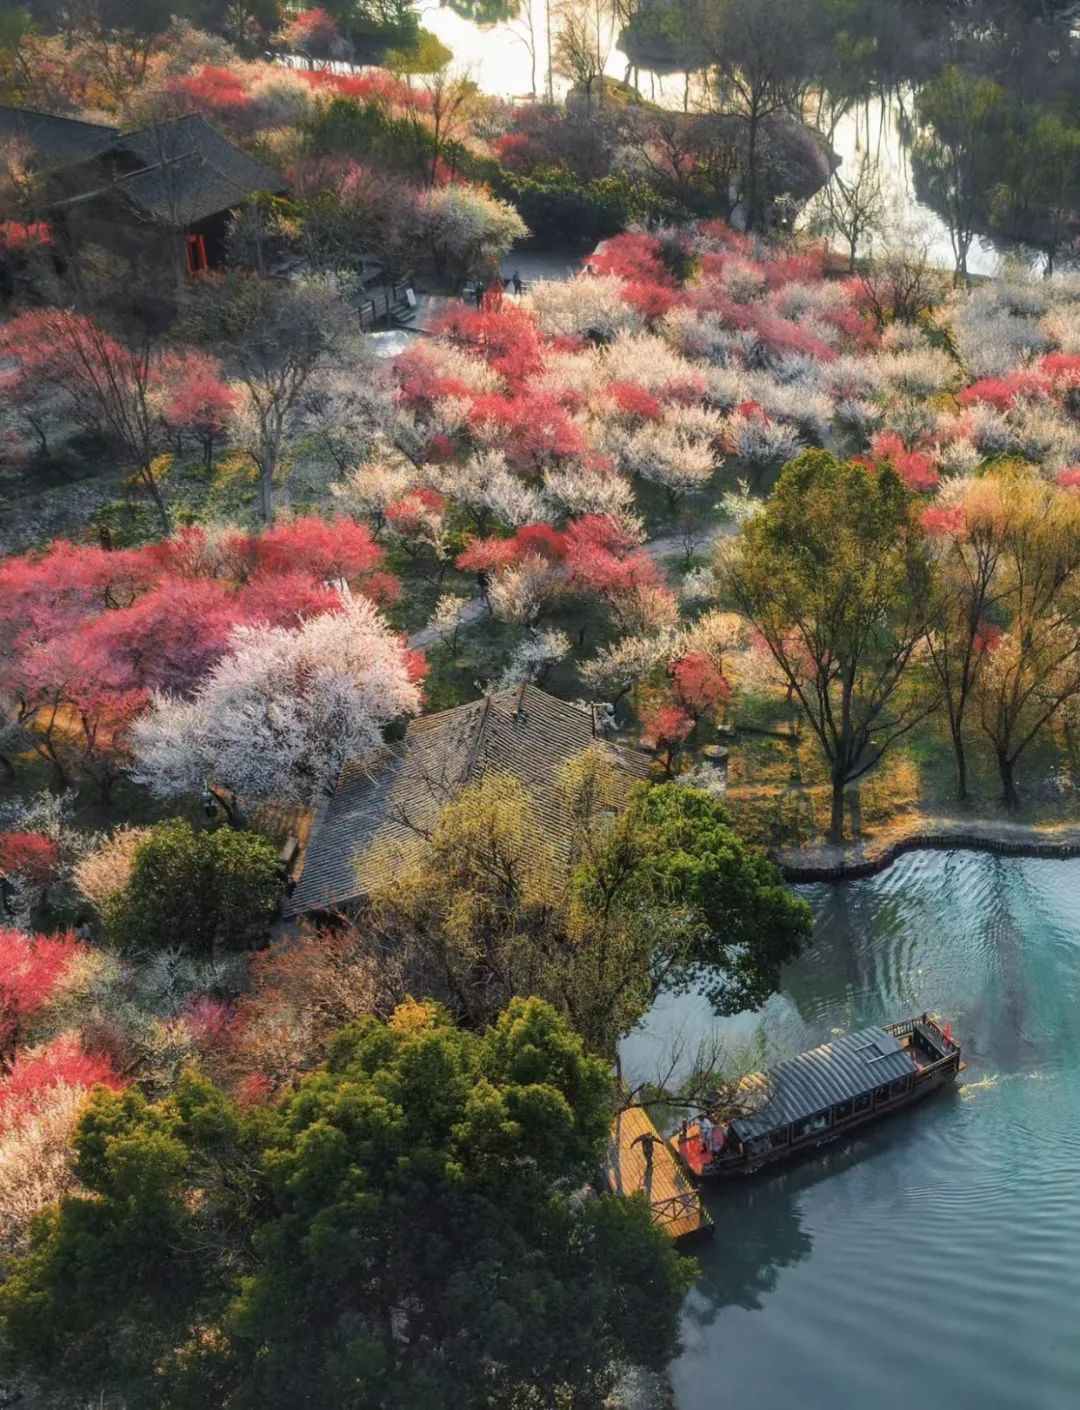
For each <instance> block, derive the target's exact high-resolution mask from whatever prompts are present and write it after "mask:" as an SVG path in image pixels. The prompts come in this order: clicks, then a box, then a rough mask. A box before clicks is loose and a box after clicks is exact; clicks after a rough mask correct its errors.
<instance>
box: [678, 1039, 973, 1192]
mask: <svg viewBox="0 0 1080 1410" xmlns="http://www.w3.org/2000/svg"><path fill="white" fill-rule="evenodd" d="M962 1070H963V1063H962V1062H961V1061H960V1044H959V1043H958V1042H957V1041H956V1040H955V1039H954V1038H953V1036H952V1032H951V1030H950V1028H949V1027H948V1025H946V1026H945V1027H944V1028H942V1027H941V1026H940V1025H939V1024H938V1023H936V1022H935V1021H934V1019H932V1018H930V1017H929V1016H928V1015H927V1014H925V1013H924V1014H921V1015H920V1016H919V1017H918V1018H912V1019H909V1020H908V1021H907V1022H906V1023H889V1024H886V1025H884V1026H883V1027H881V1028H863V1029H860V1030H859V1032H858V1033H849V1034H847V1036H846V1037H843V1038H837V1039H836V1040H835V1042H832V1043H824V1044H823V1045H822V1046H821V1047H820V1048H814V1049H812V1051H810V1052H808V1053H803V1054H802V1055H801V1056H800V1057H797V1058H792V1059H791V1061H790V1062H782V1063H779V1064H778V1065H777V1066H776V1067H774V1068H772V1069H771V1070H770V1071H768V1072H756V1073H753V1074H752V1075H751V1076H749V1077H745V1078H743V1080H742V1081H741V1082H740V1083H739V1085H738V1087H737V1089H736V1092H735V1099H734V1101H733V1102H730V1103H729V1104H728V1112H729V1114H728V1117H727V1119H724V1117H723V1113H722V1112H717V1113H716V1115H717V1120H716V1122H715V1123H713V1122H710V1121H709V1120H707V1119H705V1120H703V1119H702V1118H699V1119H698V1120H697V1121H695V1122H690V1123H684V1125H683V1127H682V1129H681V1130H679V1131H678V1132H677V1133H676V1134H675V1135H674V1136H672V1137H671V1146H672V1148H673V1149H674V1151H675V1152H676V1154H677V1155H678V1156H679V1159H680V1160H681V1161H682V1163H683V1165H684V1166H685V1167H686V1168H687V1169H688V1170H689V1171H690V1173H691V1174H692V1175H695V1176H697V1177H698V1178H700V1179H719V1178H723V1177H725V1176H728V1175H749V1174H752V1173H753V1171H755V1170H760V1169H761V1168H762V1166H765V1165H771V1164H773V1162H775V1161H780V1160H786V1159H788V1158H790V1157H791V1156H794V1155H797V1154H799V1153H800V1152H802V1151H808V1150H813V1149H814V1148H815V1147H817V1146H821V1145H824V1144H825V1143H826V1142H828V1141H836V1140H839V1139H841V1138H842V1137H844V1136H846V1135H847V1134H848V1132H850V1131H855V1130H857V1129H858V1128H860V1127H862V1126H865V1125H867V1124H868V1123H869V1122H871V1121H876V1120H877V1119H878V1117H879V1116H884V1115H886V1114H887V1113H888V1112H891V1111H895V1110H896V1109H897V1108H898V1107H902V1106H907V1105H908V1104H909V1103H911V1102H914V1101H917V1100H918V1099H919V1098H920V1097H925V1096H928V1095H929V1094H930V1093H931V1092H936V1091H937V1090H938V1089H939V1088H941V1087H943V1086H944V1085H945V1084H946V1083H947V1082H951V1081H952V1080H953V1078H954V1077H955V1076H956V1075H957V1073H958V1072H960V1071H962ZM732 1106H734V1107H736V1108H738V1110H739V1114H738V1115H736V1116H731V1115H730V1109H731V1107H732Z"/></svg>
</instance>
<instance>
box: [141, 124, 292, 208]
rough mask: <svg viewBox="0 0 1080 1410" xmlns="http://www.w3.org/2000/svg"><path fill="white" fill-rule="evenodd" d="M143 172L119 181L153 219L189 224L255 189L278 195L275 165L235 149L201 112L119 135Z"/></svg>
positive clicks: (227, 205) (251, 192) (278, 186)
mask: <svg viewBox="0 0 1080 1410" xmlns="http://www.w3.org/2000/svg"><path fill="white" fill-rule="evenodd" d="M116 145H117V148H118V149H120V150H123V151H128V152H130V153H131V154H132V155H133V156H134V157H135V158H136V160H137V161H139V162H141V163H142V165H143V167H144V168H146V169H145V170H143V171H137V172H135V173H134V174H132V175H130V176H123V177H121V178H120V179H119V183H118V184H119V187H120V189H121V190H122V191H123V192H124V195H125V196H126V197H127V198H128V200H129V201H131V202H132V204H133V205H136V206H138V207H139V209H140V210H144V211H146V212H147V213H148V214H150V215H154V216H157V217H158V218H159V219H160V220H165V221H169V222H175V223H176V224H177V225H191V224H193V223H194V222H195V221H197V220H202V219H204V218H205V217H206V216H208V215H214V214H215V213H216V212H217V211H223V210H229V209H230V208H231V207H232V206H235V205H238V204H239V203H240V202H241V201H242V200H244V199H245V198H246V197H248V196H250V195H252V194H253V192H255V191H280V190H281V187H282V181H281V177H280V176H279V175H278V173H277V172H276V171H274V169H273V168H272V167H269V166H266V165H265V164H264V163H262V162H259V161H256V160H255V158H254V157H249V156H248V154H247V153H246V152H244V151H242V150H241V149H240V148H239V147H236V146H234V145H233V143H232V142H230V141H229V140H228V138H226V137H223V136H222V135H221V133H220V132H218V131H217V129H216V128H214V127H211V125H210V124H209V123H208V122H207V121H206V120H205V119H204V118H201V117H199V116H198V115H197V114H192V115H191V116H189V117H184V118H177V119H175V120H173V121H171V122H162V123H158V124H156V125H155V126H153V127H146V128H143V129H141V130H140V131H138V132H127V133H124V134H123V136H121V137H120V139H119V141H118V142H117V144H116Z"/></svg>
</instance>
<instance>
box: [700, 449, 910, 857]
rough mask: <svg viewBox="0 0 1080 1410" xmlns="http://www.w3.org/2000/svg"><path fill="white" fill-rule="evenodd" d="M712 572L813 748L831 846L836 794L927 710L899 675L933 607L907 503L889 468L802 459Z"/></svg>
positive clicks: (838, 834) (810, 456) (824, 454)
mask: <svg viewBox="0 0 1080 1410" xmlns="http://www.w3.org/2000/svg"><path fill="white" fill-rule="evenodd" d="M720 574H721V577H722V579H723V581H724V582H725V583H726V586H727V589H728V591H729V592H730V594H731V596H732V598H733V600H734V602H735V604H736V605H737V606H738V607H739V609H740V610H741V611H742V612H743V613H744V615H745V616H746V617H748V618H749V620H750V621H751V622H752V624H753V625H754V627H755V628H756V629H757V631H758V632H759V633H760V635H761V637H762V638H763V640H764V641H765V643H766V645H767V646H768V649H769V651H770V653H771V654H772V657H773V659H774V660H775V662H776V664H777V666H778V667H779V669H780V672H781V674H782V676H783V678H784V681H785V683H786V684H787V686H788V687H789V689H790V692H791V695H792V697H793V698H794V699H795V700H797V701H798V703H799V706H800V708H801V710H802V713H803V715H804V716H805V718H806V721H807V723H808V724H809V725H810V727H811V729H812V730H813V732H814V735H815V737H816V738H817V741H818V743H819V744H820V746H821V751H822V753H823V754H824V756H825V760H826V762H827V764H828V767H829V774H830V779H831V783H832V808H831V815H830V820H829V838H830V840H831V841H834V842H839V841H841V840H842V839H843V835H844V791H845V789H846V788H847V787H848V785H849V784H851V783H854V782H855V781H856V780H857V779H859V778H861V777H862V776H863V775H864V774H866V773H868V772H869V771H870V770H871V769H872V768H874V767H875V765H877V764H878V763H879V762H880V761H881V759H882V757H883V756H884V754H885V753H886V751H887V750H888V749H889V748H890V747H891V746H892V745H893V744H895V743H896V741H897V740H898V739H901V738H903V736H904V735H906V734H908V733H909V732H910V731H911V730H912V729H914V728H915V726H916V725H918V724H919V723H920V721H922V720H923V719H925V718H926V716H927V715H928V714H929V713H930V712H931V711H932V710H933V709H934V706H935V703H936V700H935V695H934V692H933V691H932V690H927V689H925V688H922V689H920V688H915V687H914V682H913V681H912V680H911V678H910V673H909V668H910V666H911V662H912V657H913V655H914V653H915V650H916V647H917V646H918V645H919V643H920V642H921V641H922V640H923V638H924V636H925V635H926V633H927V631H928V629H929V626H930V621H931V614H932V611H933V598H932V592H931V586H932V573H931V565H930V560H929V557H928V555H927V550H926V544H925V540H924V538H923V535H922V531H921V529H920V526H919V523H918V518H917V515H916V510H915V505H914V501H913V496H912V495H911V493H910V491H909V490H908V489H907V488H906V487H905V485H904V484H903V482H902V481H901V479H900V478H899V476H898V475H896V474H895V473H894V471H893V470H892V469H891V468H890V467H889V466H883V467H882V468H881V469H878V470H871V469H867V468H866V467H864V466H862V465H856V464H843V463H841V462H839V461H837V460H836V458H835V457H834V456H832V455H831V454H829V452H828V451H806V452H804V454H802V455H800V456H798V457H797V458H796V459H795V460H793V461H791V462H790V463H789V464H788V465H787V466H785V468H784V470H783V472H782V473H781V475H780V479H779V480H778V482H777V485H776V491H775V493H774V494H773V497H772V498H771V499H770V501H769V502H768V504H767V505H766V506H765V508H764V509H763V510H762V511H761V513H760V514H758V515H756V516H755V517H754V518H752V519H750V520H748V521H747V522H746V523H745V524H744V525H743V528H742V532H741V534H740V536H739V539H738V540H736V541H735V543H734V545H733V550H732V549H726V550H722V552H721V558H720ZM921 684H922V682H920V685H921Z"/></svg>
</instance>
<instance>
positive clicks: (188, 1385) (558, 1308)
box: [0, 999, 692, 1410]
mask: <svg viewBox="0 0 1080 1410" xmlns="http://www.w3.org/2000/svg"><path fill="white" fill-rule="evenodd" d="M611 1117H612V1108H611V1076H610V1072H609V1070H608V1067H607V1064H606V1063H604V1062H603V1061H601V1060H599V1059H597V1058H591V1057H589V1056H587V1055H586V1053H585V1051H584V1049H583V1047H582V1044H581V1041H580V1040H579V1039H578V1038H577V1037H575V1036H574V1035H573V1034H572V1033H571V1032H570V1031H569V1029H568V1028H567V1027H566V1025H565V1024H564V1023H563V1021H562V1020H561V1019H560V1018H559V1017H558V1016H557V1014H556V1013H555V1011H554V1010H553V1009H552V1008H551V1007H550V1006H549V1005H547V1004H545V1003H543V1002H541V1001H540V1000H538V999H529V1000H515V1001H514V1002H513V1003H512V1004H511V1005H510V1006H509V1008H508V1009H507V1011H506V1012H505V1013H504V1014H503V1015H501V1016H500V1018H499V1019H498V1021H497V1022H496V1023H495V1024H494V1025H493V1027H492V1028H490V1029H489V1030H488V1031H486V1032H484V1033H470V1032H466V1031H463V1030H461V1029H456V1028H454V1027H452V1026H451V1025H450V1024H449V1022H448V1021H447V1019H446V1017H445V1014H444V1013H442V1012H441V1011H439V1010H438V1008H437V1007H436V1006H435V1005H433V1004H418V1003H414V1002H412V1001H410V1002H408V1003H406V1004H404V1005H402V1006H401V1007H399V1008H398V1009H397V1010H396V1012H395V1013H394V1015H393V1016H392V1018H391V1020H390V1022H389V1023H386V1024H384V1023H381V1022H379V1021H377V1020H375V1019H363V1020H361V1021H360V1022H358V1023H356V1024H354V1025H352V1026H350V1027H348V1028H346V1029H345V1030H343V1032H342V1033H341V1034H340V1035H339V1037H338V1039H337V1040H336V1042H335V1043H334V1045H333V1047H332V1049H331V1053H330V1058H329V1061H328V1062H327V1064H326V1065H325V1067H323V1068H322V1069H320V1070H319V1071H318V1072H316V1073H314V1074H312V1075H311V1076H310V1077H309V1078H307V1080H306V1081H305V1082H304V1083H303V1084H302V1085H301V1086H300V1087H299V1089H298V1090H297V1091H296V1092H295V1093H293V1094H292V1095H289V1096H287V1097H286V1098H285V1099H284V1100H282V1101H281V1102H280V1103H279V1105H278V1106H277V1107H276V1108H274V1109H272V1110H269V1111H267V1110H263V1111H257V1112H256V1113H255V1114H251V1113H246V1114H244V1113H241V1112H239V1111H238V1110H237V1109H236V1108H235V1107H234V1106H233V1105H232V1104H231V1103H230V1102H229V1101H228V1100H227V1099H226V1098H224V1097H223V1096H222V1095H221V1094H220V1093H219V1092H217V1091H216V1089H214V1088H213V1087H212V1086H211V1085H210V1084H209V1083H207V1082H206V1081H205V1079H203V1078H201V1077H197V1076H194V1075H192V1074H188V1075H186V1076H185V1077H184V1078H182V1079H181V1082H180V1084H179V1087H178V1089H177V1091H176V1092H175V1093H174V1094H173V1095H172V1096H170V1097H169V1098H167V1099H165V1100H163V1101H161V1102H158V1103H156V1104H154V1105H149V1104H147V1103H146V1102H145V1100H144V1099H143V1098H142V1097H140V1096H138V1095H136V1094H134V1093H131V1092H128V1093H125V1094H121V1095H117V1094H113V1093H101V1092H99V1093H98V1094H97V1095H96V1096H95V1097H94V1099H93V1102H92V1105H91V1108H90V1110H89V1112H88V1113H87V1116H86V1117H85V1119H84V1121H83V1123H82V1125H81V1127H80V1130H79V1134H78V1137H77V1143H76V1144H77V1150H78V1158H77V1170H78V1174H79V1176H80V1179H81V1180H82V1181H83V1183H84V1184H85V1186H86V1189H87V1195H86V1196H81V1197H73V1198H70V1199H68V1200H66V1201H64V1203H63V1204H61V1205H60V1206H58V1207H57V1208H55V1209H53V1210H51V1211H49V1213H48V1214H47V1215H46V1216H44V1217H43V1218H42V1219H41V1220H39V1221H38V1223H37V1225H36V1226H35V1229H34V1232H33V1243H32V1248H31V1251H30V1253H29V1254H28V1255H27V1256H26V1257H24V1258H22V1259H20V1260H18V1261H17V1262H16V1263H15V1265H14V1267H13V1269H12V1272H11V1276H10V1278H9V1279H8V1281H7V1283H6V1284H5V1285H4V1287H3V1288H2V1289H0V1328H2V1332H3V1336H4V1337H5V1339H6V1344H7V1346H8V1348H9V1351H10V1354H11V1356H12V1359H13V1360H14V1362H15V1364H16V1365H17V1366H19V1367H21V1368H27V1369H32V1370H34V1371H36V1372H37V1373H38V1374H43V1375H45V1376H46V1377H47V1378H50V1379H51V1380H52V1381H53V1382H54V1384H56V1385H57V1386H58V1387H64V1388H72V1387H77V1388H78V1390H79V1391H80V1393H81V1394H83V1395H85V1394H86V1393H87V1392H88V1391H89V1392H93V1393H100V1392H104V1393H106V1394H114V1393H115V1394H120V1395H122V1396H123V1398H124V1400H125V1403H126V1404H127V1405H128V1406H129V1407H130V1410H150V1407H154V1410H161V1407H170V1410H196V1407H198V1410H207V1407H210V1406H217V1407H221V1410H254V1407H256V1406H257V1407H259V1410H276V1407H280V1410H295V1407H297V1406H306V1405H309V1406H318V1407H320V1410H449V1408H450V1407H460V1406H470V1407H472V1406H476V1407H490V1408H491V1410H500V1408H501V1407H506V1410H510V1407H520V1406H524V1405H556V1404H566V1405H570V1404H573V1405H574V1406H575V1407H578V1410H590V1407H597V1410H598V1407H600V1406H601V1405H602V1403H603V1401H604V1398H605V1396H606V1395H607V1393H608V1391H609V1390H610V1387H611V1383H612V1377H613V1367H615V1366H616V1365H618V1364H625V1363H627V1362H631V1363H634V1364H641V1365H645V1366H648V1367H651V1368H654V1369H659V1368H661V1367H662V1366H663V1365H664V1364H666V1362H667V1361H668V1360H669V1359H670V1357H671V1356H672V1354H673V1353H674V1351H675V1349H676V1342H677V1327H678V1315H679V1307H680V1303H681V1300H682V1295H683V1293H684V1291H685V1289H686V1287H687V1284H688V1282H689V1279H690V1276H691V1272H692V1268H691V1265H688V1264H687V1263H685V1262H684V1261H682V1260H680V1259H679V1258H678V1257H677V1256H676V1254H675V1252H674V1248H673V1246H672V1243H671V1240H670V1239H669V1238H668V1237H667V1235H666V1234H664V1233H663V1232H662V1231H660V1230H658V1229H656V1228H654V1227H653V1226H652V1224H651V1223H650V1220H649V1214H648V1210H647V1208H646V1206H645V1204H644V1202H643V1201H640V1200H625V1199H622V1198H619V1197H614V1196H606V1197H602V1198H598V1199H595V1200H589V1201H582V1200H581V1199H580V1197H579V1194H578V1191H579V1190H580V1189H581V1187H582V1185H584V1184H585V1183H587V1182H588V1180H589V1179H590V1178H591V1176H592V1175H593V1173H594V1171H595V1170H596V1168H597V1165H598V1163H599V1161H600V1159H601V1155H602V1151H603V1148H604V1144H605V1142H606V1139H607V1134H608V1129H609V1123H610V1121H611Z"/></svg>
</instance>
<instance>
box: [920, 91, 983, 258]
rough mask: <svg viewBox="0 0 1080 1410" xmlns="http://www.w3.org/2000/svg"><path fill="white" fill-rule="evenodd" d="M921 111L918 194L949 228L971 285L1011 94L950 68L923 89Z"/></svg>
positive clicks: (954, 254) (955, 248)
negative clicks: (972, 257)
mask: <svg viewBox="0 0 1080 1410" xmlns="http://www.w3.org/2000/svg"><path fill="white" fill-rule="evenodd" d="M917 111H918V117H919V122H920V124H921V128H922V130H921V134H920V136H919V140H918V142H917V143H916V145H915V149H914V152H913V156H912V169H913V171H914V174H915V189H916V191H917V192H918V194H919V196H920V198H921V199H922V200H925V201H926V202H927V203H928V204H929V205H930V206H931V207H932V208H933V209H934V210H935V211H937V213H938V214H939V215H940V216H941V218H942V219H943V220H944V221H945V223H946V225H947V226H948V228H949V239H950V241H951V243H952V249H953V256H954V258H955V261H956V277H957V279H958V280H960V279H965V280H966V279H967V273H968V268H967V259H968V251H969V250H970V249H971V242H972V240H973V239H974V238H975V234H976V231H978V230H979V229H985V228H986V224H987V221H988V219H989V208H990V197H991V193H992V191H993V189H994V187H995V185H996V183H997V181H998V178H999V175H1000V171H1001V160H1002V144H1003V139H1004V130H1005V129H1004V124H1005V117H1006V102H1005V93H1004V90H1003V89H1002V88H1000V87H999V86H998V85H997V84H996V83H993V82H992V81H991V80H990V79H987V78H977V77H975V76H973V75H971V74H967V73H965V72H963V70H961V69H958V68H957V67H956V66H955V65H953V64H950V65H949V66H948V68H946V69H944V70H943V71H942V72H941V73H940V74H939V75H938V77H937V78H935V79H934V80H933V81H932V82H931V83H928V84H926V86H925V87H924V88H923V89H922V91H921V93H920V94H919V100H918V107H917Z"/></svg>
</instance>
